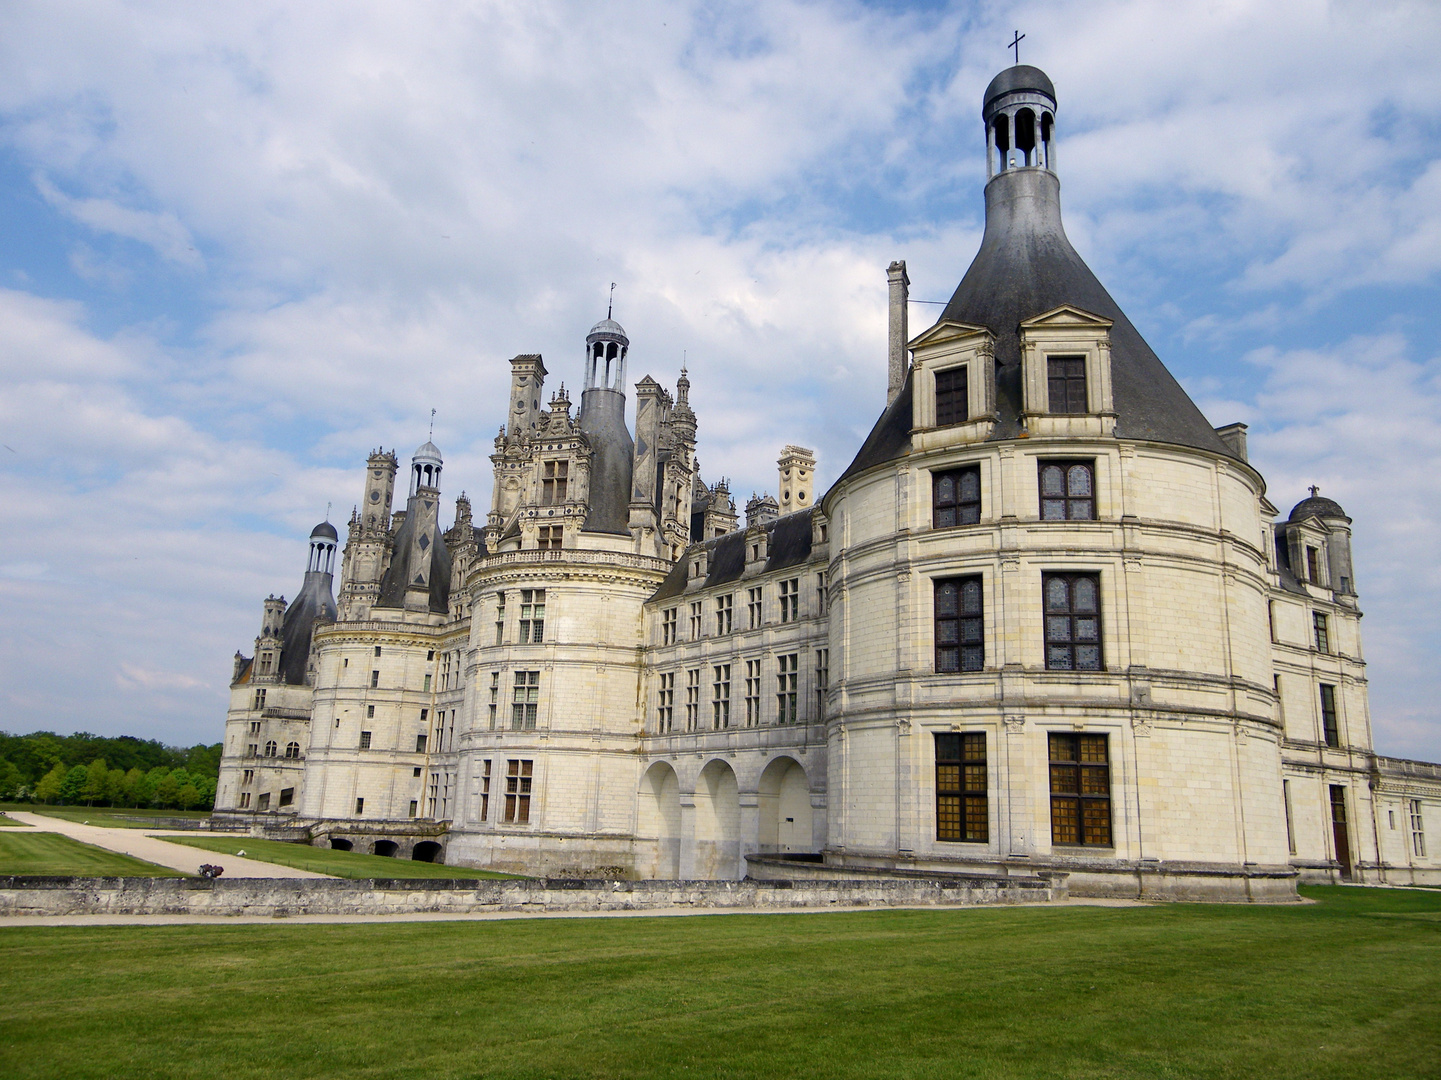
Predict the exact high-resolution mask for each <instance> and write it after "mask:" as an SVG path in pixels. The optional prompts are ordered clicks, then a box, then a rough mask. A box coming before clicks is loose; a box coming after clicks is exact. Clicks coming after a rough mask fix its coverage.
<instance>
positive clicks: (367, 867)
mask: <svg viewBox="0 0 1441 1080" xmlns="http://www.w3.org/2000/svg"><path fill="white" fill-rule="evenodd" d="M165 839H166V840H168V841H170V843H172V844H186V845H188V846H190V847H198V848H204V849H205V850H206V851H214V852H216V853H217V854H220V855H234V854H235V853H236V852H238V851H244V852H245V857H246V858H247V859H259V860H260V861H261V862H270V863H279V864H280V865H281V866H293V867H295V868H296V869H297V870H312V871H314V872H315V873H317V874H330V875H331V876H332V877H343V878H508V877H515V876H516V875H514V874H499V873H496V872H495V871H493V870H472V869H470V868H469V867H465V866H440V865H438V864H436V863H425V862H415V861H413V860H411V859H387V858H386V857H385V856H383V855H362V854H360V853H359V852H355V851H334V850H332V849H330V848H319V847H309V846H307V845H305V844H288V843H286V842H285V841H283V840H255V839H252V838H251V837H249V836H167V837H165ZM215 861H216V862H217V863H219V864H220V865H221V866H224V865H225V860H224V859H216V860H215Z"/></svg>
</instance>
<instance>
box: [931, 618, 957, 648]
mask: <svg viewBox="0 0 1441 1080" xmlns="http://www.w3.org/2000/svg"><path fill="white" fill-rule="evenodd" d="M959 641H960V626H959V623H957V622H956V620H955V619H944V620H940V621H938V622H937V623H936V643H937V644H938V645H955V644H957V643H958V642H959Z"/></svg>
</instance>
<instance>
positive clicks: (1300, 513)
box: [1286, 495, 1351, 521]
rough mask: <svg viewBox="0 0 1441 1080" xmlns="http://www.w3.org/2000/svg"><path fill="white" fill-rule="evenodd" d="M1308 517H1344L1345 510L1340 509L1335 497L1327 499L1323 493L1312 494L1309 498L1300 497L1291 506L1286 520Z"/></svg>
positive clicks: (1299, 519) (1298, 519)
mask: <svg viewBox="0 0 1441 1080" xmlns="http://www.w3.org/2000/svg"><path fill="white" fill-rule="evenodd" d="M1308 517H1318V518H1346V520H1347V521H1350V520H1351V519H1350V518H1348V517H1346V511H1344V510H1342V509H1341V504H1340V503H1338V502H1337V501H1336V500H1335V499H1328V498H1326V497H1325V496H1324V495H1312V496H1311V497H1310V498H1309V499H1302V500H1301V501H1300V502H1298V503H1297V504H1296V505H1295V506H1293V507H1292V508H1291V516H1290V517H1288V518H1287V519H1286V520H1287V521H1305V520H1306V519H1307V518H1308Z"/></svg>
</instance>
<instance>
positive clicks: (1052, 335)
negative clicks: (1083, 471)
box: [1020, 305, 1116, 438]
mask: <svg viewBox="0 0 1441 1080" xmlns="http://www.w3.org/2000/svg"><path fill="white" fill-rule="evenodd" d="M1111 325H1112V324H1111V321H1110V320H1109V319H1103V318H1101V317H1100V316H1099V315H1092V314H1091V313H1090V312H1087V311H1082V310H1081V309H1080V308H1074V307H1070V306H1065V305H1063V306H1061V307H1058V308H1056V309H1055V310H1053V311H1048V312H1046V313H1044V314H1042V315H1037V316H1036V317H1035V318H1032V319H1026V320H1025V321H1024V322H1022V323H1021V328H1020V330H1021V368H1022V384H1023V399H1024V407H1023V410H1022V411H1023V413H1024V420H1025V425H1026V432H1025V434H1026V435H1039V436H1043V437H1044V436H1081V437H1088V438H1095V437H1097V436H1105V435H1110V434H1112V433H1113V432H1114V431H1115V426H1116V414H1115V409H1114V405H1113V403H1112V397H1111Z"/></svg>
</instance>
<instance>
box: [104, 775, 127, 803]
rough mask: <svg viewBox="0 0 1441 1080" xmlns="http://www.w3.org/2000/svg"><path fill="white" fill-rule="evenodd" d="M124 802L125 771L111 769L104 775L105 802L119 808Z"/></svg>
mask: <svg viewBox="0 0 1441 1080" xmlns="http://www.w3.org/2000/svg"><path fill="white" fill-rule="evenodd" d="M124 801H125V770H124V769H111V770H110V771H109V772H108V773H106V774H105V802H106V803H107V804H108V805H110V806H119V805H120V804H121V803H122V802H124Z"/></svg>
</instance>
